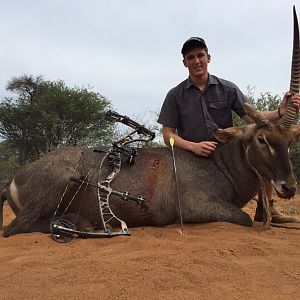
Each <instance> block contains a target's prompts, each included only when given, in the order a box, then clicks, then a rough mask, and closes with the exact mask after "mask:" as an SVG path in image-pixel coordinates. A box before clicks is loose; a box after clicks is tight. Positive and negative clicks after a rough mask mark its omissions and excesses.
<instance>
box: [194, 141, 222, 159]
mask: <svg viewBox="0 0 300 300" xmlns="http://www.w3.org/2000/svg"><path fill="white" fill-rule="evenodd" d="M217 144H218V143H217V142H199V143H193V146H192V148H191V150H192V152H194V153H195V154H197V155H200V156H204V157H208V156H209V155H210V154H211V153H212V152H213V151H215V150H216V147H217Z"/></svg>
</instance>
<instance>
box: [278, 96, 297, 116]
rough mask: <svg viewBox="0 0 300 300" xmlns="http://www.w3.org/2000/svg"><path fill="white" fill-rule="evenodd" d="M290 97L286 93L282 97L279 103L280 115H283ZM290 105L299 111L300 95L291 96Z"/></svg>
mask: <svg viewBox="0 0 300 300" xmlns="http://www.w3.org/2000/svg"><path fill="white" fill-rule="evenodd" d="M290 96H291V93H290V92H286V93H285V95H284V96H283V98H282V100H281V102H280V113H281V114H284V112H285V109H286V106H287V103H288V99H289V97H290ZM292 103H293V105H294V106H295V107H296V108H297V109H298V110H299V108H300V94H295V95H293V96H292Z"/></svg>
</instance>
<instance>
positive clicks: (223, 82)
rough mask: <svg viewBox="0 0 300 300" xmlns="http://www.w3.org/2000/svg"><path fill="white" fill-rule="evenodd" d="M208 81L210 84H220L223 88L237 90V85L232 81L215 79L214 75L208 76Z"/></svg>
mask: <svg viewBox="0 0 300 300" xmlns="http://www.w3.org/2000/svg"><path fill="white" fill-rule="evenodd" d="M209 80H210V83H212V84H221V85H223V86H224V87H228V88H237V85H236V84H235V83H233V82H232V81H230V80H226V79H223V78H220V77H217V76H216V75H211V74H209Z"/></svg>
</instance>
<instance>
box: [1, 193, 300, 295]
mask: <svg viewBox="0 0 300 300" xmlns="http://www.w3.org/2000/svg"><path fill="white" fill-rule="evenodd" d="M255 205H256V204H255V203H254V201H253V202H252V203H250V204H249V205H248V207H247V208H246V210H247V211H248V212H249V213H251V214H252V215H253V211H254V208H255ZM279 205H280V206H281V207H283V206H288V207H291V208H292V209H294V208H296V210H294V211H298V214H299V211H300V196H299V195H298V196H297V197H296V198H294V199H293V200H291V201H290V202H287V201H283V200H280V201H279ZM4 212H5V213H4V225H6V226H7V224H8V223H9V222H10V220H12V219H13V217H14V216H13V214H12V212H11V211H10V209H9V208H8V207H7V206H5V210H4ZM178 228H179V226H178V225H171V226H167V227H164V228H154V227H144V228H133V229H132V230H131V232H132V236H131V237H115V238H111V239H89V240H82V239H73V240H72V241H71V242H69V243H67V244H59V243H56V242H54V241H53V240H52V239H51V238H50V236H49V235H45V234H40V233H30V234H20V235H16V236H13V237H10V238H3V237H2V236H1V237H0V262H1V269H0V270H1V272H0V276H1V283H0V287H1V290H0V299H105V298H110V299H300V231H299V230H296V229H281V228H272V229H271V230H268V231H266V230H264V229H263V228H262V226H261V224H259V223H257V224H255V226H254V228H245V227H242V226H238V225H233V224H227V223H211V224H190V225H184V234H183V235H181V234H180V233H179V231H178ZM0 234H2V231H1V232H0Z"/></svg>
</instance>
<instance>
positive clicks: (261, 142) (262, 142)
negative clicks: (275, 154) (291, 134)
mask: <svg viewBox="0 0 300 300" xmlns="http://www.w3.org/2000/svg"><path fill="white" fill-rule="evenodd" d="M257 140H258V142H259V143H260V144H265V143H266V141H265V139H264V138H263V137H258V138H257Z"/></svg>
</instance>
